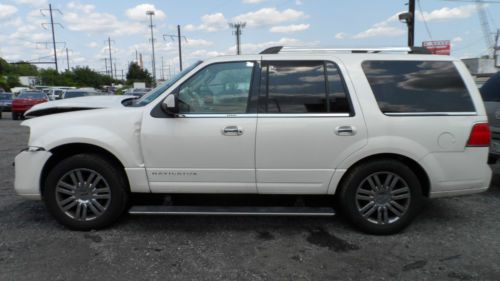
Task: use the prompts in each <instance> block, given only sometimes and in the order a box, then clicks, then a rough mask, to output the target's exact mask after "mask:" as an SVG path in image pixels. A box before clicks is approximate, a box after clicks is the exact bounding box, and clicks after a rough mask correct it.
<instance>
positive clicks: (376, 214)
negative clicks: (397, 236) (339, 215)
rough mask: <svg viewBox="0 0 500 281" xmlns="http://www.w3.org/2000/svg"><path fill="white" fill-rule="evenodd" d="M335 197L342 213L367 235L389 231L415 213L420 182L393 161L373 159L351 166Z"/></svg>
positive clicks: (419, 198) (404, 167)
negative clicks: (337, 195) (352, 167)
mask: <svg viewBox="0 0 500 281" xmlns="http://www.w3.org/2000/svg"><path fill="white" fill-rule="evenodd" d="M338 199H339V200H340V205H341V207H342V211H343V212H344V214H345V215H346V216H347V217H348V218H349V219H350V221H351V222H352V223H353V224H354V225H355V226H356V227H358V228H359V229H361V230H362V231H364V232H367V233H371V234H393V233H397V232H399V231H401V230H402V229H404V228H405V227H406V226H407V225H408V224H409V223H410V222H411V221H412V220H413V218H414V217H415V216H416V214H417V213H418V211H419V209H420V205H421V201H422V191H421V185H420V181H419V180H418V178H417V176H416V175H415V173H414V172H413V171H412V170H411V169H410V168H409V167H408V166H406V165H405V164H403V163H401V162H399V161H397V160H376V161H371V162H367V163H363V164H361V165H359V166H357V167H355V168H354V169H353V170H352V171H351V172H350V173H349V174H348V175H347V177H346V179H345V180H344V181H343V184H342V186H341V190H340V194H339V197H338Z"/></svg>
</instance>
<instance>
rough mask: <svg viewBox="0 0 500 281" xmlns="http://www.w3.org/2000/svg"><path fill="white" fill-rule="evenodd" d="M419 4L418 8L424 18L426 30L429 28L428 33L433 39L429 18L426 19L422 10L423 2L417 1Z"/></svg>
mask: <svg viewBox="0 0 500 281" xmlns="http://www.w3.org/2000/svg"><path fill="white" fill-rule="evenodd" d="M417 4H418V9H419V10H420V14H421V15H422V19H423V21H424V26H425V30H427V35H429V38H430V39H431V40H432V34H431V30H430V29H429V25H428V24H427V20H426V19H425V15H424V12H423V11H422V4H421V3H420V0H418V1H417Z"/></svg>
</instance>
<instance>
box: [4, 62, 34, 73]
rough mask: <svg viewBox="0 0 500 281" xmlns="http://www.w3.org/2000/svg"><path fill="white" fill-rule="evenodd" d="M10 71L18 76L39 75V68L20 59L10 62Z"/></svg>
mask: <svg viewBox="0 0 500 281" xmlns="http://www.w3.org/2000/svg"><path fill="white" fill-rule="evenodd" d="M8 73H11V74H16V75H18V76H37V75H38V68H37V67H36V66H35V65H33V64H30V63H28V62H24V61H19V62H16V63H13V64H10V66H9V71H8Z"/></svg>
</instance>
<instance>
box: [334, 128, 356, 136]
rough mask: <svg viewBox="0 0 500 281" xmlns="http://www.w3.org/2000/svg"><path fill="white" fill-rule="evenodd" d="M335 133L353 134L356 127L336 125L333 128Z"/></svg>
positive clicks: (338, 134)
mask: <svg viewBox="0 0 500 281" xmlns="http://www.w3.org/2000/svg"><path fill="white" fill-rule="evenodd" d="M335 134H336V135H337V136H354V135H355V134H356V128H355V127H354V126H338V127H337V128H335Z"/></svg>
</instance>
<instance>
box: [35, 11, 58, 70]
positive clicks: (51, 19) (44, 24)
mask: <svg viewBox="0 0 500 281" xmlns="http://www.w3.org/2000/svg"><path fill="white" fill-rule="evenodd" d="M43 11H47V9H40V13H41V14H42V15H43V16H45V14H44V13H43ZM48 11H49V14H50V27H51V30H52V46H53V48H54V64H55V65H56V72H59V67H58V65H57V48H56V34H55V32H54V25H59V26H60V27H63V26H62V25H61V24H60V23H54V17H53V15H52V11H56V12H59V14H61V15H62V13H61V11H60V10H59V9H52V4H49V9H48ZM46 25H47V23H42V27H43V28H45V26H46Z"/></svg>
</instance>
